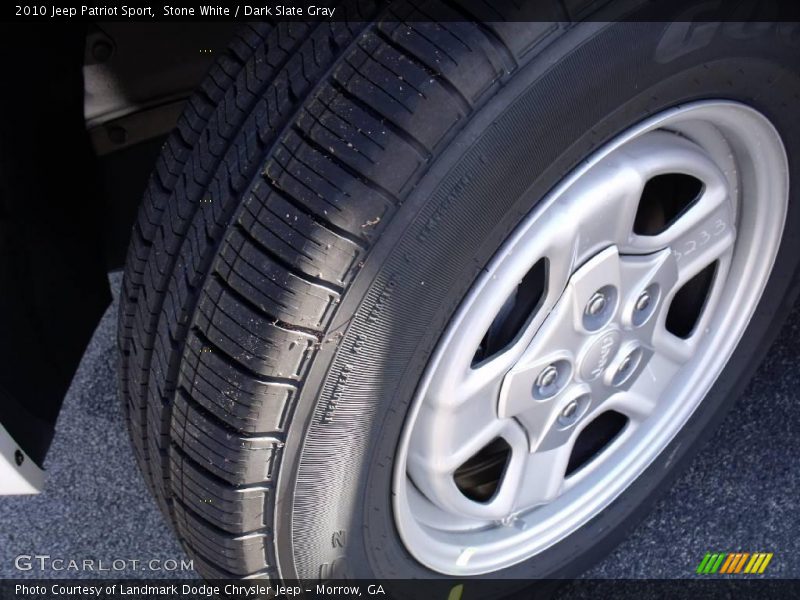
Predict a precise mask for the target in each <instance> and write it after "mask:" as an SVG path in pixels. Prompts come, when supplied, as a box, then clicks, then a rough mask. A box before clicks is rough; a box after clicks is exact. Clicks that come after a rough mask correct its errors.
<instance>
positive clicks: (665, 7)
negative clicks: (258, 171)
mask: <svg viewBox="0 0 800 600" xmlns="http://www.w3.org/2000/svg"><path fill="white" fill-rule="evenodd" d="M376 5H377V7H378V8H379V9H383V13H382V16H381V18H382V19H384V20H390V21H391V20H396V21H441V22H446V21H464V20H478V21H484V22H500V21H511V22H523V21H541V22H551V21H557V22H564V21H582V20H591V21H598V22H599V21H602V22H606V21H650V22H653V21H691V22H738V23H767V22H773V23H774V22H800V2H797V1H796V0H677V1H676V0H558V1H557V0H491V1H485V0H442V1H440V0H374V1H373V0H309V1H306V0H300V1H292V0H276V1H275V2H272V1H271V0H252V1H250V2H221V1H218V2H216V3H215V2H208V3H204V2H200V1H197V0H166V1H163V2H162V1H152V2H148V1H144V2H140V1H136V0H131V1H129V2H110V1H102V2H96V3H81V2H75V1H72V2H71V1H69V0H57V2H56V3H52V0H48V1H47V2H42V1H32V2H26V3H19V4H9V5H4V8H3V20H4V21H6V22H11V23H13V22H40V23H43V22H57V23H68V22H73V21H85V22H103V21H131V22H154V21H218V20H219V21H258V20H269V21H325V20H329V21H353V20H358V19H359V15H362V14H369V13H372V12H373V11H372V7H374V6H376Z"/></svg>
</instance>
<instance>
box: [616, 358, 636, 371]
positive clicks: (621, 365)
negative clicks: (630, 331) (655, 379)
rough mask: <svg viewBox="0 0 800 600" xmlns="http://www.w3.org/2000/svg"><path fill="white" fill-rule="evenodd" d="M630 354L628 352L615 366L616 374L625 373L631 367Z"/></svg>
mask: <svg viewBox="0 0 800 600" xmlns="http://www.w3.org/2000/svg"><path fill="white" fill-rule="evenodd" d="M631 362H633V361H632V359H631V355H630V354H628V356H626V357H625V358H623V359H622V362H621V363H619V367H617V375H620V376H621V375H625V373H627V372H628V369H630V368H631Z"/></svg>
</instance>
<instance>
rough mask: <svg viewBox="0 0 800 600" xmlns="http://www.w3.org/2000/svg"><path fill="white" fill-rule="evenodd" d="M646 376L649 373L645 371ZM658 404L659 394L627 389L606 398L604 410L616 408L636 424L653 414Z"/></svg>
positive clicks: (644, 375)
mask: <svg viewBox="0 0 800 600" xmlns="http://www.w3.org/2000/svg"><path fill="white" fill-rule="evenodd" d="M646 376H647V374H644V373H643V377H646ZM657 404H658V396H657V395H649V394H643V393H640V392H638V391H634V390H627V391H623V392H619V393H616V394H614V395H613V396H611V397H610V398H609V399H608V400H606V402H605V403H604V404H603V410H604V411H605V410H615V411H616V412H618V413H621V414H623V415H625V416H626V417H628V419H629V420H630V422H631V423H633V424H634V425H638V424H640V423H642V422H643V421H644V420H645V419H647V418H648V417H649V416H650V415H652V414H653V411H655V409H656V406H657Z"/></svg>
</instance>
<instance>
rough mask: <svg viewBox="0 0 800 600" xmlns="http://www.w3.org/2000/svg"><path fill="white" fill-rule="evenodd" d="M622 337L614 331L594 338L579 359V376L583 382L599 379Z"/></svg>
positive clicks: (615, 353) (617, 348)
mask: <svg viewBox="0 0 800 600" xmlns="http://www.w3.org/2000/svg"><path fill="white" fill-rule="evenodd" d="M621 340H622V335H621V334H620V332H619V331H617V330H616V329H611V330H609V331H605V332H603V333H601V334H600V335H598V336H596V337H595V339H594V341H593V342H592V343H591V345H590V346H589V348H588V350H586V352H584V354H583V358H582V359H581V366H580V371H579V372H580V376H581V379H583V380H584V381H592V380H594V379H597V378H598V377H600V375H602V374H603V371H605V369H606V367H607V366H608V365H609V363H610V362H611V360H612V359H613V358H614V357H615V356H616V355H617V352H618V351H619V346H620V342H621Z"/></svg>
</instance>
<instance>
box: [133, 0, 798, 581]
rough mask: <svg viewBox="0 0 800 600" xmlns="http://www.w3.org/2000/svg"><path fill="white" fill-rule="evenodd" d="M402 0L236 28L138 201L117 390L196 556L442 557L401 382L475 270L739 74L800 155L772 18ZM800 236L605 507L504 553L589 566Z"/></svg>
mask: <svg viewBox="0 0 800 600" xmlns="http://www.w3.org/2000/svg"><path fill="white" fill-rule="evenodd" d="M551 8H552V13H551V15H550V18H552V19H553V20H557V19H563V17H564V15H563V14H562V12H561V9H560V4H559V3H556V2H553V3H552V7H551ZM350 10H351V11H352V8H351V9H350ZM391 10H392V11H393V12H392V13H389V14H386V15H383V16H380V18H379V19H378V20H377V21H374V22H370V21H369V20H370V19H372V18H373V17H374V16H375V15H373V14H372V11H371V9H370V8H369V7H368V5H366V4H362V5H361V6H360V9H359V12H350V13H348V16H349V17H351V18H352V22H344V21H340V22H331V23H319V24H302V23H296V24H287V23H281V24H279V25H277V26H274V27H270V26H268V25H263V26H258V27H251V28H248V29H246V30H245V31H244V32H243V33H242V34H240V36H239V37H237V39H236V40H235V41H234V43H233V44H232V46H231V48H230V49H229V51H228V53H227V54H226V55H225V56H223V57H222V58H221V59H220V61H219V62H218V64H217V65H216V66H215V67H214V70H213V71H212V73H211V75H210V77H209V79H208V81H207V82H206V83H205V84H204V85H203V87H202V89H201V90H200V91H199V92H198V93H197V94H196V95H195V96H194V97H193V98H192V100H191V101H190V103H189V106H188V108H187V111H186V113H185V114H184V115H183V117H182V118H181V122H180V124H179V127H178V130H177V131H176V133H175V134H174V135H173V136H172V137H171V138H170V141H169V142H168V143H167V144H166V146H165V149H164V153H163V155H162V157H161V158H160V159H159V163H158V166H157V168H156V172H155V174H154V176H153V178H152V180H151V182H150V186H149V188H148V191H147V194H146V195H145V199H144V201H143V207H142V209H141V213H140V217H139V221H138V223H137V225H136V228H135V230H134V236H133V242H132V245H131V250H130V253H129V257H128V266H127V268H126V274H125V281H124V286H123V298H122V310H121V313H120V328H119V343H120V348H121V352H122V358H121V375H120V380H121V390H122V395H123V397H124V399H125V401H126V404H127V406H128V408H129V417H130V419H129V422H130V430H131V436H132V440H133V445H134V447H135V449H136V456H137V459H138V462H139V465H140V466H141V469H142V471H143V473H144V475H145V478H146V479H147V480H148V482H149V484H150V486H151V488H152V490H153V492H154V494H155V495H156V498H157V499H158V501H159V504H160V505H161V507H162V509H163V510H164V512H165V513H166V514H167V515H168V516H169V518H170V519H171V521H172V522H173V523H174V524H175V527H176V530H177V532H178V535H179V537H180V538H181V541H182V542H183V544H184V546H185V547H186V549H187V551H188V552H189V553H190V555H191V556H192V558H193V559H194V561H195V566H196V568H197V569H198V570H199V571H200V572H201V573H202V574H203V575H204V576H206V577H211V578H217V577H243V576H254V575H258V576H266V577H272V576H275V575H277V574H278V573H280V575H281V576H282V577H285V578H291V577H295V576H299V577H303V578H317V577H326V576H329V575H332V574H333V575H347V576H350V577H367V578H371V577H409V576H414V577H417V576H423V577H424V576H433V575H435V574H434V573H432V572H431V571H429V570H427V569H425V568H424V567H422V566H421V565H419V564H418V563H417V562H416V561H414V560H413V558H411V557H410V555H409V554H408V553H407V552H406V551H405V549H404V548H403V546H402V544H401V543H400V540H399V538H398V536H397V534H396V532H395V530H394V525H393V519H392V512H391V502H390V497H391V494H390V480H391V472H392V463H393V455H394V451H395V447H396V444H397V441H398V439H399V434H400V431H401V429H402V425H403V421H404V418H405V413H406V409H407V406H408V403H409V402H410V400H411V398H412V396H413V391H414V388H415V386H416V384H417V382H418V380H419V378H420V376H421V374H422V372H423V370H424V367H425V364H426V362H427V358H428V357H429V355H430V353H431V352H432V350H433V348H434V347H435V344H436V342H437V339H438V337H439V336H440V335H441V332H442V331H443V330H444V328H445V326H446V324H447V322H448V319H449V317H450V316H451V315H452V313H453V311H454V310H455V309H456V307H457V306H458V304H459V302H460V301H461V299H462V298H463V297H464V294H465V293H466V291H467V289H468V288H469V286H470V285H471V283H472V282H473V281H474V279H475V277H476V276H477V275H478V274H479V273H480V270H481V268H482V267H483V266H484V265H485V264H486V262H487V261H488V260H489V258H490V257H491V255H492V253H493V252H494V251H495V250H496V249H497V248H498V246H499V245H500V244H501V243H502V241H503V240H504V239H505V238H506V237H507V236H508V234H509V232H510V231H512V230H513V228H514V227H515V226H516V224H517V223H518V222H519V221H520V219H521V218H522V217H523V216H524V215H525V214H526V213H528V212H529V211H530V210H531V208H532V207H533V206H534V205H535V204H536V202H537V201H538V200H539V199H540V198H541V197H543V196H544V195H545V194H546V192H547V191H548V190H549V189H550V188H552V186H553V185H555V184H556V183H557V182H558V181H559V180H560V179H561V178H562V177H563V176H564V175H565V174H566V173H568V172H569V170H570V169H572V168H574V167H575V166H576V165H577V164H579V163H580V161H581V160H583V159H584V158H585V157H586V156H587V155H588V154H589V153H590V152H591V151H592V150H593V149H595V148H597V147H598V146H599V145H601V144H603V143H604V142H605V141H607V140H609V139H610V138H612V137H613V136H614V135H616V134H618V133H619V132H620V131H622V130H624V129H625V128H627V127H630V126H631V125H633V124H635V123H636V122H638V121H639V120H641V119H642V118H644V117H645V116H647V115H648V114H651V113H653V112H655V111H659V110H662V109H665V108H667V107H670V106H675V105H677V104H680V103H683V102H687V101H691V100H694V99H701V98H707V97H720V96H722V97H725V98H731V99H737V100H741V101H744V102H747V103H748V104H751V105H753V106H754V107H756V108H758V109H759V110H761V111H762V112H764V113H765V114H767V115H768V116H769V117H770V118H771V119H772V120H773V122H774V123H775V124H776V126H778V128H779V130H780V132H781V134H782V135H783V137H784V142H785V144H786V145H787V148H789V151H790V157H791V160H792V165H791V168H792V174H793V175H800V165H798V157H799V156H800V127H798V124H797V123H796V122H795V119H794V116H793V115H794V112H793V109H792V108H789V107H790V106H791V104H792V103H793V102H794V107H795V108H796V106H797V102H798V98H799V97H800V96H798V90H800V76H799V74H798V65H797V59H796V57H797V48H796V45H795V44H796V43H797V36H796V35H795V36H792V35H785V31H783V30H782V29H781V28H777V27H773V28H759V29H757V30H756V31H754V32H750V37H749V39H748V41H747V45H746V47H744V48H743V47H742V44H741V41H740V40H739V38H738V37H737V36H739V35H740V33H738V32H737V31H735V30H734V29H732V28H728V27H720V28H719V31H717V32H716V34H715V35H714V36H712V37H710V38H709V39H708V40H706V42H705V43H704V44H701V45H697V44H694V45H693V46H691V47H685V48H684V47H683V46H681V43H676V44H673V43H672V42H669V40H670V39H672V38H670V35H671V32H670V30H669V27H670V25H669V24H666V23H662V24H658V23H655V24H649V25H648V24H637V23H619V24H615V25H603V24H599V23H584V24H581V25H577V26H568V25H566V24H564V23H563V22H562V24H559V25H556V24H552V23H544V22H539V23H519V22H508V23H501V22H499V17H500V16H501V15H498V18H497V19H496V21H497V22H494V23H492V24H491V25H476V24H471V23H466V22H454V21H453V22H440V23H430V22H422V21H419V20H415V19H418V18H419V16H420V13H419V12H417V9H413V8H409V7H405V6H404V5H400V4H396V5H394V6H393V7H392V9H391ZM429 10H431V9H430V7H427V8H426V12H425V13H423V14H430V13H429V12H427V11H429ZM436 10H440V11H452V10H453V9H450V8H447V7H446V6H437V8H436ZM452 16H456V17H458V16H461V17H462V18H463V16H464V15H459V14H458V13H454V12H453V13H452ZM510 16H512V17H513V15H510ZM384 17H385V18H384ZM405 17H408V20H407V22H406V23H400V22H398V21H399V19H401V18H405ZM673 37H674V38H675V39H677V40H685V39H686V38H685V36H683V37H681V36H677V37H675V36H673ZM664 40H667V42H666V45H665V42H664ZM632 48H633V49H635V50H634V51H632ZM732 57H736V58H735V59H734V58H732ZM612 68H613V70H611V69H612ZM776 81H780V85H773V87H772V89H773V91H774V93H771V94H763V93H762V92H763V90H764V88H765V86H766V85H769V84H770V82H776ZM520 164H525V165H526V167H525V168H524V169H520V168H519V165H520ZM793 194H795V195H796V192H793ZM798 208H800V204H798V201H796V199H793V202H792V204H791V208H790V214H789V218H788V223H789V226H790V227H791V226H793V227H794V228H793V229H791V231H792V232H797V231H800V229H798V226H800V214H799V212H798ZM798 245H800V244H799V242H798V237H797V235H796V234H794V233H793V234H792V235H787V236H785V237H784V241H783V243H782V246H781V250H780V253H781V254H780V257H779V261H778V263H777V266H776V270H775V273H774V275H773V277H772V278H771V280H770V283H769V286H770V287H769V289H768V291H767V293H766V294H765V296H764V299H763V300H762V304H761V306H760V307H759V310H758V313H757V315H756V317H755V318H754V319H753V322H752V324H751V326H750V328H749V329H748V332H747V334H746V338H745V339H746V341H747V343H746V344H742V345H741V346H740V348H739V349H738V350H737V351H736V354H735V355H734V358H733V359H732V361H731V365H730V366H729V368H728V370H727V371H726V374H725V375H723V377H722V378H721V379H720V381H719V383H718V384H717V386H716V387H715V389H714V390H713V391H712V393H711V394H710V395H709V398H708V399H707V401H706V402H704V404H703V406H702V408H701V409H700V410H698V411H697V413H696V414H695V416H694V417H693V419H692V421H691V422H690V423H689V425H687V427H686V428H685V430H684V431H683V432H682V434H681V435H680V436H679V438H678V439H676V441H675V444H674V445H673V447H672V448H671V449H669V450H668V451H665V453H664V454H663V455H662V459H660V461H658V462H657V464H655V465H654V466H653V467H652V468H651V469H650V470H649V471H647V472H646V473H645V474H644V475H643V476H642V477H641V478H640V479H639V480H638V481H637V483H636V484H634V486H633V488H632V489H631V490H630V492H629V493H626V494H625V495H623V497H621V498H620V499H619V500H618V501H617V502H616V503H615V504H614V505H612V507H610V508H609V510H607V511H606V512H605V513H604V514H603V515H601V516H600V517H598V519H596V520H595V521H593V522H592V523H590V524H588V525H587V526H585V527H584V528H583V529H582V530H580V531H578V532H577V533H576V534H574V535H573V536H571V537H570V538H569V539H568V540H566V541H565V542H562V543H561V544H559V545H558V546H556V547H554V548H552V549H550V550H548V551H547V552H545V553H543V554H542V555H540V556H538V557H536V559H535V560H530V561H527V562H525V563H523V564H521V565H518V566H516V567H513V568H511V569H508V570H506V571H504V572H503V575H504V576H515V577H545V576H553V575H555V574H564V573H567V574H571V573H575V572H577V571H580V570H581V569H583V568H585V567H586V565H588V564H590V562H591V561H593V560H595V559H596V558H597V557H598V556H600V555H601V554H602V553H603V552H605V551H607V549H608V547H609V546H610V545H611V544H613V543H615V542H616V541H618V540H619V539H620V536H621V535H623V534H624V532H625V530H626V528H627V527H629V526H630V524H631V523H633V522H635V520H636V517H637V516H640V515H641V514H643V512H644V511H645V510H646V508H647V506H648V505H649V503H650V502H652V500H653V498H654V497H655V496H656V495H657V494H658V492H659V491H660V490H661V489H663V488H664V487H665V486H666V485H668V483H669V481H670V478H671V477H672V476H674V473H675V472H676V465H677V464H679V463H680V462H681V461H680V460H678V459H680V458H681V457H685V456H687V455H688V451H689V449H690V448H694V447H696V446H697V443H698V442H699V441H700V440H701V438H702V437H703V434H704V433H705V432H706V431H707V427H708V426H709V425H710V424H711V423H712V422H713V421H715V420H718V419H719V418H720V416H721V414H722V412H723V409H724V407H725V406H726V405H727V404H729V402H730V397H731V393H733V392H735V391H736V390H737V389H739V388H740V387H741V386H742V385H743V383H744V382H745V381H746V376H747V375H749V374H750V373H751V372H752V368H754V365H755V360H756V359H757V358H758V356H759V352H763V351H764V347H765V344H767V343H768V342H769V341H770V339H771V336H772V335H773V334H774V332H775V331H776V329H777V327H778V324H779V323H780V321H781V318H782V316H783V315H784V314H785V312H786V307H787V303H788V302H790V300H791V299H792V298H793V297H794V295H795V293H796V286H793V285H790V284H792V282H795V281H796V279H797V278H796V272H797V265H798V259H800V251H799V250H800V248H798ZM734 374H735V375H734Z"/></svg>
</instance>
